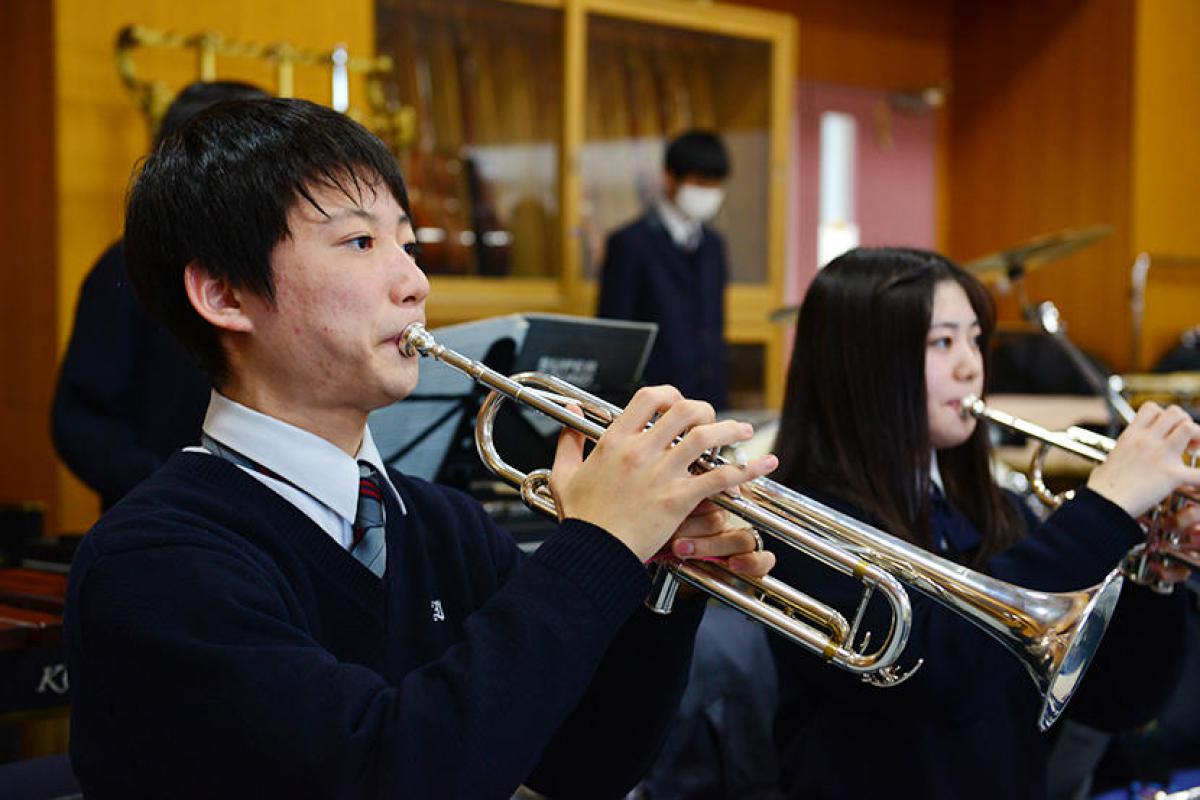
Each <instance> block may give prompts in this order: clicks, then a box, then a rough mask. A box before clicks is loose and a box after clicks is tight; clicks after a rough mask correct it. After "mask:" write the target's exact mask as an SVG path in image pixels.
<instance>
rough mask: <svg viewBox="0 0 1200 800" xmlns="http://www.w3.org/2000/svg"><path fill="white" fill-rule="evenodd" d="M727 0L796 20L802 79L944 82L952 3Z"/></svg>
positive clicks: (881, 85) (883, 84) (891, 84)
mask: <svg viewBox="0 0 1200 800" xmlns="http://www.w3.org/2000/svg"><path fill="white" fill-rule="evenodd" d="M732 1H733V3H734V4H735V5H747V6H756V7H758V8H768V9H772V10H774V11H783V12H787V13H790V14H792V15H793V16H795V17H796V18H797V19H798V20H799V22H800V36H799V43H798V48H797V49H798V51H799V53H798V64H797V68H798V76H799V77H800V78H801V79H803V80H810V81H819V82H821V83H841V84H850V85H852V86H864V87H869V88H874V89H912V88H916V87H919V86H930V85H935V84H939V83H941V82H942V81H943V80H944V79H945V78H946V77H947V72H948V68H949V60H950V49H949V44H950V42H949V27H950V9H951V5H952V0H732Z"/></svg>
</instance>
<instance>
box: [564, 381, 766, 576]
mask: <svg viewBox="0 0 1200 800" xmlns="http://www.w3.org/2000/svg"><path fill="white" fill-rule="evenodd" d="M652 420H653V421H654V424H653V425H652V426H650V427H647V425H648V423H650V422H651V421H652ZM714 420H715V414H714V412H713V409H712V406H710V405H708V404H707V403H703V402H700V401H696V400H687V399H685V398H684V397H683V396H682V395H681V394H680V393H679V391H678V390H677V389H675V388H674V387H671V386H653V387H647V388H645V389H641V390H639V391H638V392H637V394H635V395H634V396H633V399H632V400H630V401H629V405H628V406H626V407H625V410H624V411H623V412H622V413H621V415H620V416H618V417H617V419H616V420H615V421H614V422H613V423H612V424H611V425H610V426H609V427H608V429H607V430H606V431H605V433H604V435H603V436H601V437H600V439H599V441H597V442H596V446H595V448H594V449H593V450H592V452H591V453H590V454H589V455H588V457H587V458H586V459H585V458H584V457H583V448H584V443H585V441H586V439H585V437H584V436H583V435H582V434H580V433H578V432H576V431H573V430H571V429H564V430H563V432H562V434H561V435H560V436H559V439H558V450H557V453H556V454H555V458H554V467H553V469H552V471H551V479H550V486H551V491H552V492H553V493H554V499H555V503H556V504H557V506H558V508H559V513H560V516H563V517H574V518H576V519H582V520H585V521H587V522H591V523H593V524H594V525H598V526H599V527H601V528H604V529H605V530H606V531H608V532H609V533H611V534H612V535H613V536H615V537H617V539H619V540H620V541H621V542H622V543H623V544H624V545H625V546H627V547H628V548H629V549H630V550H632V551H633V552H634V554H635V555H637V557H638V558H639V559H641V560H642V561H649V560H650V559H651V558H652V557H653V556H654V555H655V554H656V553H658V552H659V550H661V549H662V548H663V546H664V545H666V544H667V543H668V541H671V542H672V545H671V547H672V552H674V553H675V554H676V555H677V556H679V555H681V556H683V557H693V558H694V557H702V556H712V557H730V558H731V564H730V566H731V568H732V569H740V570H744V571H745V572H746V573H747V574H755V575H757V574H765V573H766V572H767V571H768V570H769V569H770V567H771V566H772V565H773V563H774V562H773V557H772V556H771V555H770V554H769V553H757V552H755V550H756V549H757V539H756V537H755V536H754V535H753V534H752V533H751V532H749V531H747V530H744V529H737V530H731V529H728V528H727V524H726V517H725V515H724V512H720V513H718V511H716V510H714V509H715V506H712V507H710V506H711V504H708V503H706V502H705V498H707V497H711V496H712V495H715V494H718V493H720V492H724V491H728V490H730V489H733V488H734V487H736V486H738V485H740V484H742V483H745V482H746V481H749V480H753V479H754V478H758V477H761V476H763V475H766V474H767V473H768V472H770V471H771V470H773V469H775V467H776V466H777V465H778V463H779V462H778V459H776V458H775V456H773V455H768V456H763V457H761V458H758V459H756V460H754V461H751V462H750V463H749V464H746V465H745V466H742V467H738V466H733V465H728V466H722V467H718V468H716V469H713V470H708V471H702V472H692V470H691V465H692V463H693V462H694V461H695V460H696V459H698V458H699V457H700V456H701V455H702V454H703V453H704V452H706V451H708V450H711V449H713V448H718V447H724V446H726V445H731V444H735V443H738V442H744V441H746V440H747V439H749V438H750V437H751V436H752V435H753V433H754V430H753V428H752V427H751V426H750V425H747V424H745V423H742V422H736V421H734V420H722V421H721V422H715V421H714ZM689 550H690V551H691V553H690V556H689V555H688V551H689Z"/></svg>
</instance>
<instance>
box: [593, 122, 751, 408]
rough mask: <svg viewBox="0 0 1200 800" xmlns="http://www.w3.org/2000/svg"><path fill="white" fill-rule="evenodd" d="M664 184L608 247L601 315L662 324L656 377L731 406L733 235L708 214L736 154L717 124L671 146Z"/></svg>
mask: <svg viewBox="0 0 1200 800" xmlns="http://www.w3.org/2000/svg"><path fill="white" fill-rule="evenodd" d="M664 167H665V175H664V192H663V196H662V197H661V198H659V199H658V200H657V201H656V202H655V203H654V205H653V206H651V207H650V208H649V209H647V210H646V212H645V213H644V214H642V216H641V217H639V218H638V219H636V220H634V221H633V222H631V223H629V224H628V225H626V226H624V227H623V228H620V229H619V230H617V231H615V232H613V233H612V234H611V235H610V236H609V237H608V242H607V244H606V246H605V251H604V252H605V255H604V265H603V267H602V272H601V280H600V303H599V310H598V312H597V315H598V316H600V317H607V318H610V319H628V320H637V321H640V322H654V323H657V324H658V336H657V338H656V339H655V341H654V349H653V350H652V351H651V353H650V357H649V358H648V359H647V361H646V368H645V372H644V374H643V379H644V381H645V382H646V383H647V384H656V383H668V384H671V385H673V386H675V387H677V388H678V389H679V390H680V392H682V393H683V395H684V397H690V398H692V399H695V400H705V401H707V402H708V403H710V404H711V405H712V406H713V407H714V408H716V409H717V410H720V409H723V408H725V407H726V406H727V405H728V388H727V386H726V364H725V338H724V328H725V311H724V305H725V284H726V283H727V281H728V266H727V262H726V255H725V240H724V239H723V238H722V237H721V235H720V234H719V233H717V232H716V231H715V230H713V229H712V228H710V227H709V226H708V225H706V224H705V223H707V222H708V221H709V220H711V219H712V218H713V217H714V216H715V215H716V213H717V212H718V211H719V210H720V208H721V203H722V201H723V200H724V199H725V193H724V189H723V188H722V184H723V183H724V181H725V179H726V178H727V177H728V175H729V154H728V152H727V151H726V149H725V145H724V144H723V143H722V142H721V140H720V139H719V138H718V137H717V136H716V135H715V134H713V133H710V132H708V131H699V130H693V131H688V132H686V133H683V134H681V135H680V136H678V137H676V138H675V139H673V140H672V141H671V142H670V144H669V145H668V146H667V151H666V158H665V164H664Z"/></svg>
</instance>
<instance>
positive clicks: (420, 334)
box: [400, 322, 437, 356]
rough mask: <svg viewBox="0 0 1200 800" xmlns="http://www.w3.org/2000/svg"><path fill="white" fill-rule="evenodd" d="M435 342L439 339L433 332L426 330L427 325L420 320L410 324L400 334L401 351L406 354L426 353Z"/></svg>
mask: <svg viewBox="0 0 1200 800" xmlns="http://www.w3.org/2000/svg"><path fill="white" fill-rule="evenodd" d="M435 344H437V341H436V340H435V339H434V338H433V334H431V333H430V332H429V331H427V330H425V326H424V325H422V324H421V323H419V322H414V323H413V324H411V325H409V326H408V327H407V328H405V329H404V332H403V333H401V334H400V352H401V353H403V354H404V355H406V356H416V355H425V353H426V352H427V351H428V350H429V349H430V348H431V347H433V346H434V345H435Z"/></svg>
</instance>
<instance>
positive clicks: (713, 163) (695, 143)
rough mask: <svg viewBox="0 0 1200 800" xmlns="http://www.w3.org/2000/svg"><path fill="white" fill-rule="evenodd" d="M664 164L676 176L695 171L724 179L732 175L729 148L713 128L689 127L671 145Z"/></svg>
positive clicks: (709, 178) (679, 176)
mask: <svg viewBox="0 0 1200 800" xmlns="http://www.w3.org/2000/svg"><path fill="white" fill-rule="evenodd" d="M664 166H665V167H666V169H667V172H669V173H671V174H672V175H674V176H675V177H676V178H685V177H687V176H689V175H695V176H699V177H701V178H705V179H707V180H714V181H723V180H725V178H727V177H728V176H729V151H727V150H726V149H725V143H724V142H722V141H721V139H720V137H718V136H717V135H716V134H715V133H712V132H711V131H701V130H692V131H687V132H686V133H682V134H680V135H679V136H676V137H675V138H674V139H672V140H671V143H670V144H668V145H667V155H666V159H665V161H664Z"/></svg>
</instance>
